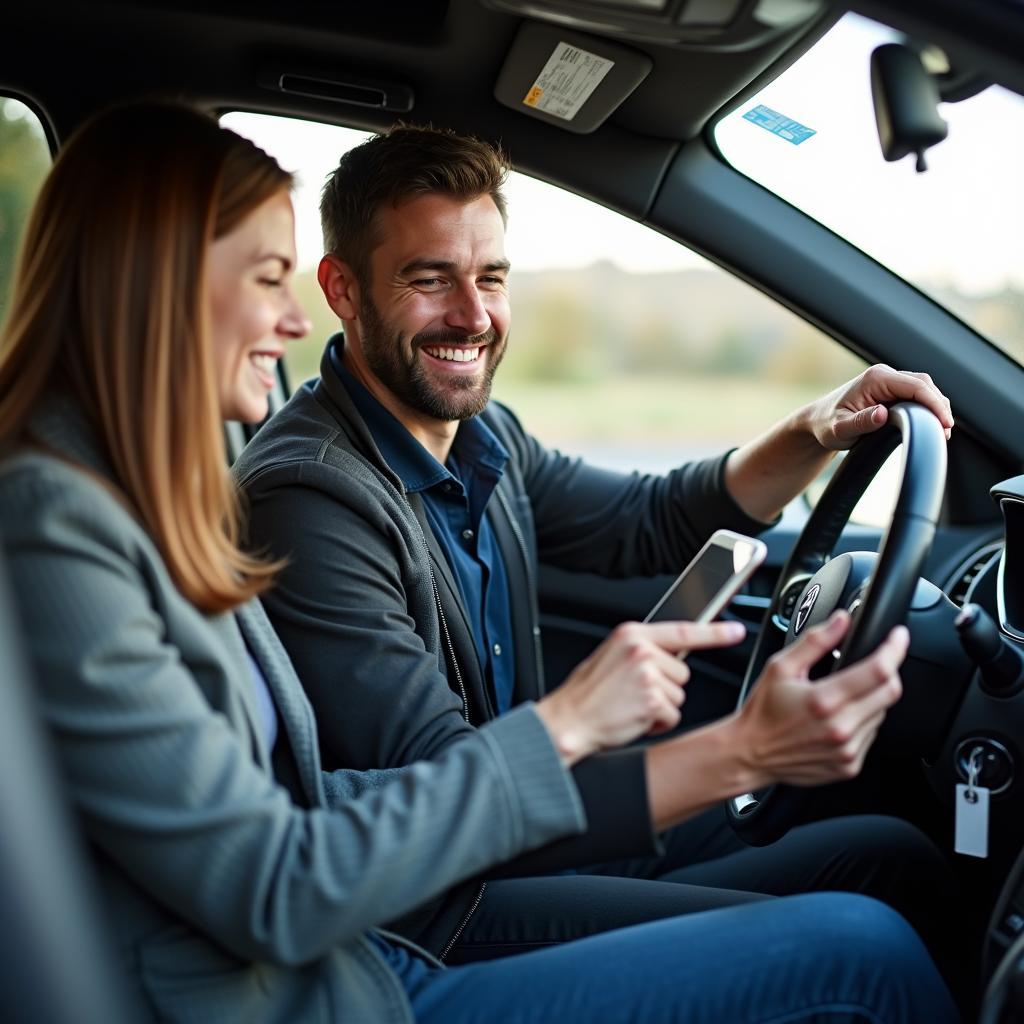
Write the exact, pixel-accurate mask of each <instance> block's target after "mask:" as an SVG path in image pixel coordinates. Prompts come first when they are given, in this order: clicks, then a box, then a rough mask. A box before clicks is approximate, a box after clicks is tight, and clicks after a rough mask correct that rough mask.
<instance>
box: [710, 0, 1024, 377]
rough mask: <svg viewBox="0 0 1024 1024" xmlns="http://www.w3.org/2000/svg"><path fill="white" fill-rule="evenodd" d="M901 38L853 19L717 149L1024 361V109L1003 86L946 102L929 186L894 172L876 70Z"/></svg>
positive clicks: (777, 84)
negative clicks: (878, 53) (878, 106)
mask: <svg viewBox="0 0 1024 1024" xmlns="http://www.w3.org/2000/svg"><path fill="white" fill-rule="evenodd" d="M899 38H900V37H898V36H897V34H896V33H894V32H893V31H891V30H890V29H887V28H885V27H883V26H881V25H878V24H875V23H874V22H871V21H868V20H866V19H864V18H860V17H857V16H856V15H847V16H846V17H844V18H843V19H842V20H841V21H840V22H839V23H838V24H837V25H836V26H835V28H833V29H832V30H831V31H830V32H829V33H828V34H827V35H826V36H824V37H823V38H822V39H821V40H820V41H819V42H818V43H817V44H816V45H815V46H814V47H813V48H812V49H811V50H809V51H808V52H807V53H806V54H805V55H804V56H803V57H802V58H800V60H798V61H797V62H796V63H795V64H793V66H792V67H790V68H789V69H788V70H787V71H785V72H783V74H781V75H780V76H779V77H778V78H777V79H776V80H775V81H774V82H772V83H771V84H770V85H768V86H767V87H766V88H764V89H763V90H761V92H759V93H758V94H757V95H756V96H754V97H753V98H752V99H749V100H747V101H746V102H744V103H743V104H741V105H740V106H739V107H738V108H737V109H736V110H735V111H733V112H732V113H730V114H729V115H727V116H726V117H725V118H723V119H722V120H721V121H720V122H719V123H718V124H717V126H716V128H715V141H716V142H717V144H718V146H719V148H720V150H721V152H722V154H723V156H724V157H725V158H726V159H727V160H728V161H729V162H730V163H731V164H732V165H733V166H734V167H735V168H736V169H737V170H739V171H742V172H743V173H744V174H746V175H748V176H749V177H750V178H752V179H754V180H755V181H757V182H758V183H759V184H761V185H763V186H765V187H766V188H768V189H770V190H771V191H772V192H774V193H776V194H777V195H778V196H780V197H782V198H783V199H785V200H787V201H788V202H790V203H792V204H793V205H794V206H796V207H798V208H799V209H801V210H803V211H804V212H805V213H807V214H809V215H810V216H812V217H814V218H815V219H816V220H818V221H820V222H821V223H822V224H824V225H825V226H826V227H829V228H831V229H832V230H833V231H835V232H836V233H837V234H839V235H842V236H843V237H844V238H846V239H847V240H848V241H850V242H852V243H853V244H854V245H856V246H858V247H859V248H860V249H862V250H863V251H864V252H866V253H867V254H868V255H870V256H872V257H874V258H875V259H876V260H878V261H879V262H880V263H883V264H885V265H886V266H887V267H889V269H891V270H893V271H895V272H896V273H897V274H899V275H900V276H901V277H904V278H905V279H906V280H907V281H909V282H911V283H912V284H914V285H916V286H917V287H918V288H919V289H921V291H923V292H924V293H925V294H927V295H929V296H930V297H931V298H933V299H934V300H935V301H936V302H939V303H940V304H942V305H944V306H945V307H947V308H948V309H949V310H950V311H951V312H952V313H954V314H955V315H957V316H958V317H960V318H961V319H962V320H964V321H965V322H966V323H967V324H969V325H970V326H971V327H973V328H974V329H975V330H976V331H978V332H979V333H980V334H982V335H984V336H985V337H986V338H988V339H989V340H990V341H991V342H993V343H994V344H995V345H998V346H999V347H1000V348H1002V349H1003V350H1004V351H1005V352H1006V353H1007V354H1008V355H1010V356H1012V357H1013V358H1014V359H1016V360H1017V361H1018V362H1022V361H1024V259H1022V258H1021V239H1022V238H1024V189H1022V188H1021V186H1020V174H1021V167H1024V99H1022V98H1021V97H1020V96H1017V95H1016V94H1014V93H1011V92H1009V91H1007V90H1005V89H1002V88H999V87H996V86H992V87H990V88H988V89H986V90H984V91H983V92H981V93H979V94H978V95H976V96H974V97H971V98H970V99H967V100H964V101H962V102H960V103H943V104H941V105H940V107H939V113H940V115H941V116H942V118H943V119H944V120H946V121H947V122H948V124H949V134H948V137H947V138H946V140H945V141H943V142H941V143H939V144H938V145H937V146H935V147H933V148H932V149H930V150H928V152H927V155H926V160H927V163H928V170H927V171H926V172H925V173H923V174H918V173H917V172H916V170H915V168H914V157H913V156H909V157H906V158H904V159H903V160H901V161H898V162H896V163H886V162H885V161H884V160H883V158H882V154H881V149H880V147H879V143H878V133H877V129H876V127H875V119H874V110H873V106H872V100H871V86H870V71H869V60H870V56H871V51H872V50H873V49H874V48H875V47H876V46H878V45H880V44H882V43H887V42H893V41H898V40H899ZM759 108H767V109H766V110H765V109H759Z"/></svg>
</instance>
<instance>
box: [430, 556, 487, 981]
mask: <svg viewBox="0 0 1024 1024" xmlns="http://www.w3.org/2000/svg"><path fill="white" fill-rule="evenodd" d="M427 571H428V572H429V573H430V585H431V587H433V590H434V603H435V604H436V605H437V617H438V619H440V621H441V632H442V633H444V642H445V644H447V646H448V654H449V655H450V658H451V663H452V670H453V671H454V672H455V679H456V682H458V684H459V693H460V694H462V717H463V718H465V719H466V721H467V722H468V721H469V698H468V697H467V695H466V684H465V683H464V682H463V681H462V672H461V671H460V669H459V663H458V661H457V660H456V658H455V646H454V645H453V644H452V638H451V634H450V633H449V632H448V620H447V619H446V618H445V617H444V609H443V608H442V607H441V595H440V593H439V592H438V589H437V580H436V579H435V577H434V567H433V566H432V565H431V564H430V563H429V562H428V563H427ZM486 889H487V883H486V882H481V883H480V888H479V889H478V890H477V894H476V897H475V898H474V900H473V902H472V903H471V904H470V905H469V909H468V910H467V911H466V913H465V914H464V915H463V917H462V920H461V921H460V922H459V925H458V927H457V928H456V929H455V931H454V932H452V936H451V938H450V939H449V940H448V945H446V946H445V947H444V949H442V950H441V953H440V955H439V956H438V958H437V959H438V960H440V961H442V962H443V961H444V960H445V958H446V957H447V956H448V954H449V953H450V952H451V951H452V950H453V949H454V948H455V944H456V943H457V942H458V941H459V939H460V938H461V937H462V933H463V932H464V931H465V930H466V925H467V924H469V919H470V918H471V917H472V916H473V915H474V914H475V913H476V908H477V907H479V906H480V901H481V900H482V899H483V898H484V892H485V891H486Z"/></svg>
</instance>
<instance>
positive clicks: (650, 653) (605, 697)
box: [537, 622, 745, 765]
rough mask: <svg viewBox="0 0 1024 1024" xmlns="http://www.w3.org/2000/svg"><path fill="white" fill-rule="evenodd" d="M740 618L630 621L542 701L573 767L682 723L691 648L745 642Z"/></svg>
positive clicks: (544, 715)
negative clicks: (684, 657) (700, 621)
mask: <svg viewBox="0 0 1024 1024" xmlns="http://www.w3.org/2000/svg"><path fill="white" fill-rule="evenodd" d="M744 633H745V630H744V628H743V626H742V625H741V624H740V623H738V622H713V623H704V624H697V623H693V622H654V623H646V624H643V623H639V622H627V623H624V624H622V625H620V626H617V627H616V628H615V629H614V630H613V631H612V633H611V634H610V635H609V636H608V638H607V639H606V640H605V641H604V642H603V643H602V644H601V646H600V647H598V648H597V650H596V651H594V653H593V654H591V655H590V657H589V658H587V659H586V660H585V661H583V662H581V663H580V664H579V665H578V666H577V667H576V668H575V669H574V670H573V672H572V673H571V674H570V675H569V677H568V679H566V681H565V682H564V683H563V684H562V685H561V686H560V687H559V688H558V689H557V690H555V691H554V692H553V693H551V694H549V695H548V696H547V697H545V698H544V699H543V700H541V701H540V703H539V704H538V705H537V712H538V714H539V715H540V717H541V719H542V720H543V722H544V724H545V725H546V726H547V728H548V731H549V732H550V733H551V737H552V739H553V741H554V743H555V746H556V747H557V748H558V751H559V753H560V754H561V755H562V758H563V760H564V761H565V763H566V764H567V765H571V764H574V763H575V762H576V761H579V760H582V759H583V758H585V757H588V756H589V755H590V754H593V753H595V752H596V751H598V750H606V749H608V748H610V747H618V746H621V745H622V744H624V743H628V742H629V741H630V740H634V739H636V738H637V737H638V736H644V735H647V734H653V733H659V732H664V731H666V730H668V729H671V728H673V727H674V726H675V725H676V724H678V722H679V718H680V708H681V707H682V704H683V700H684V699H685V696H684V692H683V687H684V686H685V685H686V683H687V681H688V680H689V678H690V670H689V668H688V667H687V665H686V662H685V661H683V660H682V658H681V655H682V654H685V653H686V652H687V651H691V650H698V649H705V648H711V647H727V646H730V645H731V644H736V643H739V641H740V640H742V639H743V636H744Z"/></svg>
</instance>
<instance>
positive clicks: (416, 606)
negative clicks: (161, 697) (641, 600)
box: [235, 335, 764, 952]
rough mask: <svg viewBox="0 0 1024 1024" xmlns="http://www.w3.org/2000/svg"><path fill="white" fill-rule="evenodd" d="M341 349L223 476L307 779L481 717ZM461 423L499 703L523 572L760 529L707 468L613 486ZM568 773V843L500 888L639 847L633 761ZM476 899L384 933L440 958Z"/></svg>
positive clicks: (467, 648)
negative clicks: (281, 660)
mask: <svg viewBox="0 0 1024 1024" xmlns="http://www.w3.org/2000/svg"><path fill="white" fill-rule="evenodd" d="M343 348H344V340H343V338H342V337H341V335H336V336H335V337H334V338H332V339H331V341H330V342H329V343H328V346H327V349H326V351H325V353H324V358H323V360H322V363H321V377H320V379H319V380H317V381H311V382H308V383H306V384H304V385H303V386H302V387H300V388H299V389H298V390H297V392H296V393H295V394H294V395H293V396H292V398H291V400H290V401H289V402H288V403H287V405H286V406H285V407H284V408H283V409H281V410H280V411H279V412H278V413H277V414H276V415H275V416H274V417H273V418H272V419H271V421H270V422H269V423H267V424H266V426H264V427H263V428H262V429H261V430H260V432H259V433H258V434H257V435H256V437H255V438H254V439H253V441H252V442H250V444H249V445H248V447H247V448H246V449H245V451H244V452H243V453H242V455H241V456H240V458H239V460H238V461H237V463H236V465H235V475H236V479H237V480H238V481H239V483H240V484H241V486H242V487H243V488H244V490H245V492H246V494H247V499H248V508H249V518H250V542H251V546H252V547H253V548H254V549H255V550H258V551H266V552H269V553H271V554H273V555H274V556H281V557H284V558H287V559H288V564H287V566H286V568H285V569H284V570H283V572H282V573H281V574H280V576H279V577H278V581H277V583H276V585H275V587H274V588H273V590H272V591H270V592H269V593H268V594H266V595H265V596H264V598H263V600H264V604H265V605H266V608H267V611H268V613H269V615H270V618H271V620H272V622H273V623H274V626H275V628H276V630H277V632H278V634H279V635H280V637H281V640H282V641H283V643H284V645H285V647H286V648H287V650H288V652H289V654H290V656H291V658H292V660H293V662H294V664H295V667H296V669H297V672H298V675H299V678H300V679H301V680H302V682H303V685H304V686H305V687H306V690H307V693H308V694H309V697H310V700H311V701H312V703H313V706H314V708H315V711H316V718H317V723H318V729H319V736H320V744H321V753H322V757H323V760H324V766H325V767H326V768H327V769H328V770H330V769H331V768H335V767H345V768H350V769H352V768H355V769H366V770H369V769H380V768H392V767H398V766H402V765H407V764H410V763H412V762H414V761H417V760H421V759H424V758H431V757H435V756H437V755H438V754H439V753H440V752H441V751H443V750H445V749H446V748H447V747H448V746H449V745H450V744H452V743H453V742H456V741H458V740H459V739H460V738H462V737H464V736H465V735H466V734H467V733H468V732H469V730H470V729H472V728H473V727H474V726H478V725H481V724H482V723H484V722H486V721H489V720H490V719H491V718H493V717H494V707H493V699H492V697H491V695H490V693H489V692H488V687H487V686H486V685H485V677H484V673H483V671H482V669H481V665H480V660H479V657H478V655H477V651H476V647H475V645H474V642H473V635H472V632H471V627H470V624H469V618H468V617H467V614H466V609H465V608H464V607H463V604H462V600H461V597H460V595H459V589H458V586H457V584H456V581H455V578H454V576H453V574H452V571H451V568H450V567H449V565H448V562H447V560H446V558H445V556H444V554H443V551H442V549H441V547H440V545H439V544H438V542H437V540H436V539H435V537H434V535H433V534H432V532H431V530H430V528H429V526H428V523H427V518H426V515H425V511H424V508H423V503H422V500H421V498H420V496H419V495H418V494H415V493H408V494H407V493H406V492H405V490H404V488H403V485H402V482H401V481H400V480H399V478H398V477H397V476H396V475H395V474H394V473H393V472H392V471H391V470H390V468H389V467H388V466H387V464H386V463H385V462H384V459H383V458H382V456H381V454H380V452H379V451H378V449H377V446H376V445H375V443H374V441H373V438H372V436H371V434H370V432H369V430H368V429H367V427H366V424H365V423H364V421H363V419H362V418H361V416H360V415H359V413H358V411H357V410H356V408H355V406H354V404H353V402H352V400H351V398H350V397H349V395H348V393H347V392H346V390H345V388H344V385H343V384H342V382H341V380H340V378H339V375H338V373H337V371H336V369H335V366H334V364H335V360H340V359H341V357H342V352H343ZM481 416H482V417H483V418H484V420H485V422H486V423H487V425H488V426H489V427H490V429H491V430H492V431H494V433H495V434H496V435H497V437H498V438H499V440H500V441H501V443H502V444H503V445H504V446H505V447H506V449H507V450H508V451H509V453H510V458H509V461H508V463H507V465H506V467H505V472H504V475H503V477H502V479H501V481H500V482H499V483H498V486H497V488H496V490H495V493H494V495H493V496H492V498H491V501H490V503H489V505H488V508H487V512H486V514H487V515H488V516H489V518H490V521H491V525H492V528H493V531H494V535H495V538H496V540H497V543H498V546H499V548H500V550H501V554H502V558H503V559H504V562H505V567H506V572H507V576H508V585H509V603H510V606H511V608H512V630H513V635H514V638H515V640H514V645H515V659H516V667H517V678H516V686H515V702H516V703H518V702H521V701H525V700H537V699H540V698H541V697H542V696H543V694H544V679H543V668H542V661H541V650H540V624H539V614H538V606H537V591H536V582H535V581H536V574H537V565H538V561H543V562H544V563H545V564H550V565H553V566H558V567H560V568H563V569H569V570H576V571H585V572H591V573H599V574H602V575H605V576H616V577H627V576H641V575H657V574H661V573H674V572H678V571H679V570H680V569H681V568H682V567H683V566H684V565H686V563H687V562H688V561H689V560H690V558H691V557H692V556H693V555H694V554H695V553H696V551H697V549H698V548H699V547H700V546H701V544H703V542H704V541H705V540H706V539H707V537H708V536H709V535H710V534H711V533H712V532H713V531H714V530H715V529H718V528H719V527H729V528H731V529H734V530H738V531H741V532H747V533H750V532H755V531H759V530H761V529H763V528H764V524H763V523H759V522H757V521H755V520H753V519H751V518H749V517H748V516H746V515H745V514H744V513H743V512H742V511H741V510H740V509H739V507H738V506H737V505H736V504H735V502H734V501H733V500H732V499H731V497H730V496H729V495H728V493H727V492H726V491H725V489H724V485H723V482H722V476H723V467H724V457H719V458H715V459H708V460H704V461H701V462H694V463H691V464H688V465H685V466H683V467H681V468H680V469H677V470H674V471H673V472H671V473H669V474H667V475H666V476H663V477H655V476H642V475H639V474H631V475H624V474H620V473H613V472H609V471H606V470H601V469H596V468H594V467H592V466H588V465H586V464H585V463H584V462H582V461H581V460H578V459H572V458H568V457H566V456H564V455H562V454H560V453H558V452H556V451H552V450H548V449H546V448H544V447H543V446H542V445H541V444H540V443H539V442H538V441H537V440H536V439H535V438H533V437H531V436H530V435H529V434H527V433H526V432H525V431H524V430H523V428H522V426H521V425H520V424H519V421H518V420H517V419H516V418H515V416H514V415H513V414H512V413H511V412H510V411H509V410H508V409H506V408H505V407H504V406H502V405H500V404H499V403H497V402H491V403H490V404H489V405H488V406H487V408H486V409H485V410H484V412H483V413H481ZM435 586H436V594H435ZM438 604H440V614H439V608H438ZM449 641H450V645H449ZM463 690H464V691H465V705H464V702H463V697H462V691H463ZM574 777H575V779H576V783H577V786H578V787H579V790H580V794H581V797H582V799H583V804H584V808H585V811H586V816H587V822H588V828H587V831H586V833H585V834H583V835H582V836H579V837H574V838H571V839H566V840H562V841H560V842H558V843H555V844H552V845H551V846H549V847H547V848H545V849H543V850H541V851H539V852H538V853H535V854H532V855H529V856H528V857H526V858H523V859H521V860H519V861H517V862H515V864H514V865H511V866H509V867H508V868H507V869H506V870H505V871H504V872H503V873H504V874H520V875H522V874H538V873H552V872H555V871H558V870H560V869H562V868H565V867H569V866H573V865H581V864H592V863H596V862H598V861H605V860H614V859H619V858H624V857H632V856H642V855H644V854H647V853H653V852H655V851H656V849H657V840H656V837H655V836H654V835H653V830H652V826H651V822H650V818H649V815H648V811H647V793H646V781H645V776H644V764H643V752H642V751H641V750H640V749H630V750H625V751H620V752H615V753H612V754H605V755H599V756H597V757H592V758H589V759H588V760H587V761H585V762H583V763H582V764H581V765H579V766H577V768H576V769H575V771H574ZM476 891H477V887H475V886H474V885H473V884H466V885H463V886H461V887H459V889H456V890H453V891H452V892H450V893H449V894H448V896H447V898H445V899H443V900H439V901H434V902H433V903H432V904H430V905H429V906H426V907H424V908H422V909H421V911H420V912H418V913H416V914H414V915H412V916H411V917H407V918H403V920H402V921H400V922H396V923H395V925H394V927H396V928H397V929H398V930H399V931H401V932H402V933H403V934H406V935H408V936H409V937H410V938H412V939H414V940H415V941H417V942H419V943H421V944H422V945H424V946H426V948H428V949H431V950H432V951H434V952H440V951H441V950H442V949H443V948H444V947H445V945H446V943H447V941H448V939H449V937H450V936H451V934H452V932H453V930H454V929H455V928H457V927H458V924H459V922H460V921H461V920H462V919H463V917H464V916H465V913H466V911H467V909H468V908H469V907H470V905H471V904H472V901H473V898H474V896H475V894H476Z"/></svg>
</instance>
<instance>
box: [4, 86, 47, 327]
mask: <svg viewBox="0 0 1024 1024" xmlns="http://www.w3.org/2000/svg"><path fill="white" fill-rule="evenodd" d="M50 163H51V158H50V147H49V146H48V145H47V142H46V134H45V132H44V131H43V126H42V125H41V124H40V122H39V118H38V117H36V115H35V114H34V113H33V112H32V111H31V110H30V109H29V108H28V107H26V106H25V104H24V103H21V102H19V101H18V100H15V99H9V98H6V97H3V96H0V325H2V324H3V321H4V319H5V316H6V313H7V304H8V299H9V297H10V291H11V284H12V281H13V277H14V264H15V257H16V255H17V252H18V243H19V241H20V240H21V233H22V231H23V230H24V227H25V220H26V218H27V217H28V211H29V209H30V207H31V205H32V200H33V199H35V196H36V193H37V192H38V191H39V186H40V185H41V184H42V181H43V178H45V177H46V172H47V171H48V170H49V169H50Z"/></svg>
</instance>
